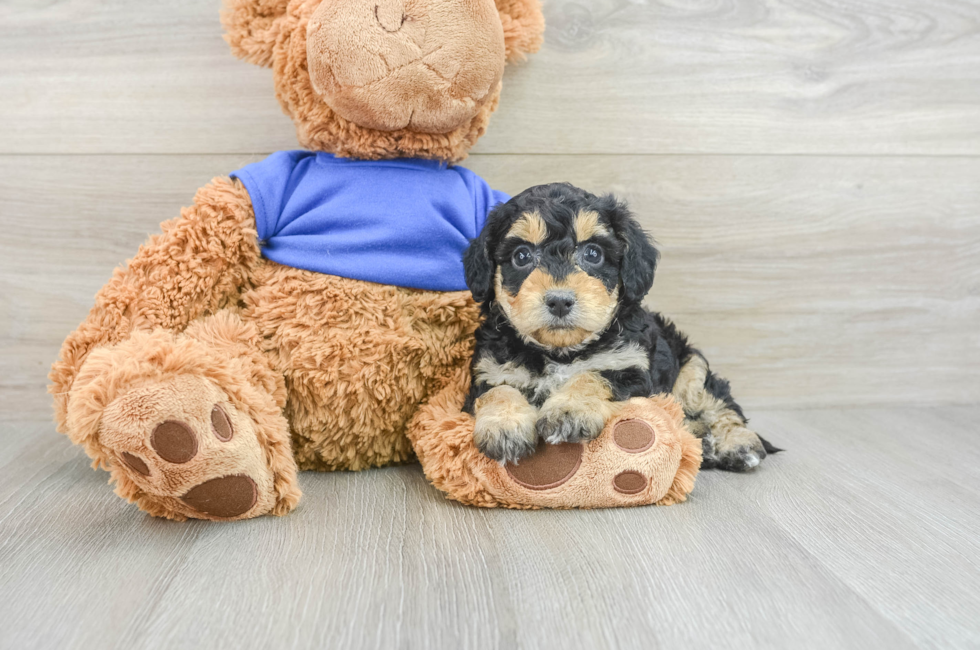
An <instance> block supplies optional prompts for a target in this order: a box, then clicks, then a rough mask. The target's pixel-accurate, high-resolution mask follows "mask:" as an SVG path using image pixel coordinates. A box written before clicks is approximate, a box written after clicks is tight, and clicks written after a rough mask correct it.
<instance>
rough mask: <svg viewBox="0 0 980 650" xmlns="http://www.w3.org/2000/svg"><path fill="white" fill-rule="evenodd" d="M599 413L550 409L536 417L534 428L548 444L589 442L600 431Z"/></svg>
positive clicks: (600, 416)
mask: <svg viewBox="0 0 980 650" xmlns="http://www.w3.org/2000/svg"><path fill="white" fill-rule="evenodd" d="M604 426H605V420H604V418H603V417H602V415H601V414H599V413H596V412H595V411H588V410H585V409H581V410H579V409H551V410H546V411H545V412H544V414H543V415H542V416H541V417H540V418H538V421H537V423H536V424H535V430H536V431H537V434H538V436H540V437H541V438H542V439H544V440H545V441H546V442H547V443H548V444H550V445H557V444H559V443H562V442H589V441H590V440H595V439H596V438H597V437H599V434H600V433H602V429H603V427H604Z"/></svg>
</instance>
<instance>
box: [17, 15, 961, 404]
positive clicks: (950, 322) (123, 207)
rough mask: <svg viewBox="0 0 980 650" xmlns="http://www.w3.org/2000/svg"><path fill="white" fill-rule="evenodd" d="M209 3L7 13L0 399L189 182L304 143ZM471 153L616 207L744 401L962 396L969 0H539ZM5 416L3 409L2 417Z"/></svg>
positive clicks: (37, 366)
mask: <svg viewBox="0 0 980 650" xmlns="http://www.w3.org/2000/svg"><path fill="white" fill-rule="evenodd" d="M218 9H219V2H218V1H217V0H211V1H208V2H202V1H200V0H171V1H169V2H166V3H150V2H143V1H140V0H6V1H5V2H2V3H0V225H2V227H3V235H2V237H0V388H2V390H0V395H2V397H0V399H2V400H4V401H5V402H6V405H5V406H11V407H13V408H4V409H3V411H4V413H11V412H13V413H21V414H23V416H24V417H25V418H29V419H36V418H37V417H44V414H45V413H46V412H47V411H48V409H49V406H48V399H47V397H46V396H45V395H44V394H43V390H42V389H43V386H44V384H45V375H46V372H47V368H48V366H49V364H50V363H51V361H52V359H53V358H54V356H55V354H56V351H57V349H58V345H59V343H60V341H61V339H62V338H63V337H64V336H65V334H67V333H68V331H70V330H71V329H72V328H73V327H74V326H75V325H76V324H77V323H78V322H79V321H80V320H81V319H82V318H83V317H84V316H85V313H86V312H87V310H88V309H89V307H90V305H91V303H92V297H93V294H94V293H95V291H96V290H97V289H98V288H99V287H100V286H101V285H102V284H103V283H104V282H105V280H106V279H107V278H108V277H109V276H110V274H111V270H112V268H113V266H114V265H116V264H117V263H119V262H121V261H123V260H124V259H126V258H127V257H129V256H131V255H132V254H133V253H134V252H135V251H136V249H137V247H138V245H139V244H140V243H141V242H142V241H143V239H144V238H145V237H146V235H147V234H148V233H149V232H152V231H155V230H156V229H157V224H158V223H159V222H160V221H162V220H164V219H167V218H170V217H172V216H175V215H176V214H177V213H178V209H179V207H180V206H182V205H186V204H188V203H189V202H190V200H191V197H192V196H193V193H194V190H195V189H196V188H197V187H198V186H200V185H202V184H204V183H205V182H207V181H208V180H209V179H210V178H211V177H213V176H216V175H221V174H226V173H228V172H229V171H231V170H233V169H236V168H238V167H239V166H241V165H243V164H246V163H248V162H251V161H253V160H257V159H259V158H261V157H262V156H264V155H266V154H268V153H269V152H272V151H275V150H278V149H284V148H294V147H295V146H296V142H295V137H294V133H293V129H292V125H291V123H290V121H289V120H288V119H287V118H286V117H285V116H284V115H283V114H282V113H281V112H280V109H279V107H278V104H277V103H276V100H275V99H274V96H273V89H272V84H271V72H270V71H269V70H266V69H260V68H257V67H255V66H252V65H249V64H246V63H243V62H240V61H237V60H236V59H234V58H233V57H232V56H231V55H230V54H229V52H228V49H227V46H226V45H225V43H224V42H223V41H222V38H221V28H220V24H219V20H218ZM545 12H546V17H547V20H548V23H549V27H548V32H547V37H546V43H545V47H544V49H543V51H542V52H541V53H539V54H538V55H536V56H534V57H532V58H531V59H530V60H529V61H528V63H526V64H524V65H520V66H514V67H512V68H511V69H509V70H508V73H507V76H506V79H505V90H504V95H503V101H502V105H501V109H500V110H499V112H498V113H497V114H496V116H495V117H494V119H493V121H492V123H491V127H490V131H489V133H488V134H487V135H486V136H485V138H484V139H483V140H482V141H481V142H480V144H479V146H478V147H477V149H476V150H475V152H474V155H473V156H472V157H471V158H470V160H469V161H468V163H467V164H468V166H470V167H471V168H473V169H474V170H476V171H477V172H479V173H481V174H483V175H484V176H485V177H486V178H487V179H488V180H489V181H490V182H491V183H492V184H493V185H495V186H496V187H499V188H501V189H504V190H507V191H511V192H516V191H519V190H521V189H523V188H524V187H526V186H529V185H532V184H536V183H540V182H546V181H552V180H569V181H571V182H574V183H576V184H579V185H582V186H584V187H586V188H589V189H591V190H594V191H607V190H608V191H613V192H615V193H617V194H619V195H620V196H622V197H623V198H626V199H628V200H629V201H630V202H631V204H632V206H633V207H634V209H635V211H636V212H637V213H638V214H639V215H640V216H641V217H642V219H643V221H644V223H645V224H646V225H647V226H648V227H649V228H650V229H651V230H652V232H653V233H654V234H655V236H656V238H657V239H658V240H659V242H660V243H661V245H662V249H663V251H664V256H663V262H662V266H661V270H660V272H659V274H658V280H657V283H656V285H655V287H654V291H653V293H652V295H651V298H650V302H651V304H652V305H653V306H655V307H656V308H658V309H661V310H663V311H665V312H667V313H669V314H670V315H672V316H674V317H675V319H676V320H677V321H678V322H679V323H680V325H681V326H682V327H683V328H684V329H686V330H687V331H689V332H690V333H691V335H692V337H693V339H694V341H695V342H696V343H697V344H698V345H699V346H700V347H702V348H703V349H704V350H705V351H706V352H707V354H708V356H709V358H710V359H711V360H712V362H713V365H714V366H715V368H716V369H718V370H720V371H721V372H722V374H724V375H727V376H728V377H729V378H730V379H732V381H733V383H734V385H735V390H736V395H737V396H739V397H741V398H742V399H743V400H744V401H745V402H746V403H748V404H749V405H751V406H762V405H767V406H780V407H785V406H821V405H836V404H869V403H874V404H886V405H887V404H906V403H916V404H941V403H955V402H960V403H963V402H976V401H978V400H980V2H977V1H975V0H974V1H968V0H930V1H929V2H922V0H863V1H862V2H852V1H850V0H821V1H819V2H818V1H816V0H694V1H690V2H686V1H685V2H680V1H676V0H579V1H577V2H575V1H570V0H547V2H546V4H545ZM15 417H16V416H15Z"/></svg>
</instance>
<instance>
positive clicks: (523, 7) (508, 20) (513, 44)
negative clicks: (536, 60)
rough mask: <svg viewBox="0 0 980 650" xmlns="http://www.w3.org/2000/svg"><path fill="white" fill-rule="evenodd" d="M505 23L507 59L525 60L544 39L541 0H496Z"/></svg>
mask: <svg viewBox="0 0 980 650" xmlns="http://www.w3.org/2000/svg"><path fill="white" fill-rule="evenodd" d="M495 2H496V3H497V11H498V12H500V22H501V23H503V25H504V47H505V49H506V54H507V61H508V62H509V63H513V62H515V61H523V60H524V59H525V58H526V56H527V55H528V54H532V53H534V52H537V51H538V50H539V49H540V48H541V43H542V42H543V41H544V14H542V13H541V2H540V0H495Z"/></svg>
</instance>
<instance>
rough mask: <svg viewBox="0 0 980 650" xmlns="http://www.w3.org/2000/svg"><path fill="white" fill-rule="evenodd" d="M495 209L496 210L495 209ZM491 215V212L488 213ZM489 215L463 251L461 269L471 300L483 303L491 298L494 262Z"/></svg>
mask: <svg viewBox="0 0 980 650" xmlns="http://www.w3.org/2000/svg"><path fill="white" fill-rule="evenodd" d="M495 211H496V210H495ZM490 216H491V217H492V216H493V212H491V213H490ZM490 246H491V237H490V217H488V218H487V224H486V226H484V228H483V232H481V233H480V236H479V237H477V238H476V239H474V240H473V241H471V242H470V245H469V247H468V248H467V249H466V252H465V253H463V271H465V273H466V286H468V287H469V288H470V292H471V293H472V294H473V300H475V301H477V302H478V303H480V304H483V303H485V302H487V301H488V300H490V299H491V298H493V274H494V271H495V270H496V264H494V262H493V257H492V256H491V253H490Z"/></svg>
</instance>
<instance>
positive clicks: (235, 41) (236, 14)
mask: <svg viewBox="0 0 980 650" xmlns="http://www.w3.org/2000/svg"><path fill="white" fill-rule="evenodd" d="M224 5H225V6H224V9H223V10H222V12H221V24H222V25H224V28H225V32H226V33H225V40H226V41H228V44H229V45H230V46H231V52H232V54H234V55H235V56H237V57H238V58H239V59H244V60H246V61H248V62H249V63H255V64H257V65H260V66H262V67H269V66H271V65H272V50H273V47H274V46H275V44H276V39H277V38H278V37H279V28H280V26H281V24H282V22H283V21H282V18H283V17H284V16H285V15H286V8H287V6H288V5H289V0H225V3H224Z"/></svg>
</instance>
